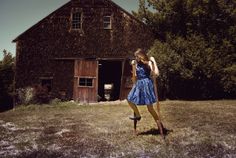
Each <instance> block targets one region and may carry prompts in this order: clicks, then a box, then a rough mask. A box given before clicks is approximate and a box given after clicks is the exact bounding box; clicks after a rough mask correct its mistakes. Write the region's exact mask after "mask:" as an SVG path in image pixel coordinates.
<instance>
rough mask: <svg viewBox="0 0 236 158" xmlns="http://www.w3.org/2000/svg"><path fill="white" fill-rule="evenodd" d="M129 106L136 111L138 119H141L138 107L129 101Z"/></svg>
mask: <svg viewBox="0 0 236 158" xmlns="http://www.w3.org/2000/svg"><path fill="white" fill-rule="evenodd" d="M128 104H129V106H130V107H131V108H132V109H133V111H134V113H135V115H136V117H141V115H140V113H139V110H138V108H137V106H136V105H135V104H134V103H132V102H129V101H128Z"/></svg>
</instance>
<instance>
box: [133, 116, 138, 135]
mask: <svg viewBox="0 0 236 158" xmlns="http://www.w3.org/2000/svg"><path fill="white" fill-rule="evenodd" d="M134 117H136V114H135V112H134ZM137 122H138V121H137V120H136V119H134V133H135V134H136V129H137Z"/></svg>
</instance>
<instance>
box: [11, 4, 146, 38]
mask: <svg viewBox="0 0 236 158" xmlns="http://www.w3.org/2000/svg"><path fill="white" fill-rule="evenodd" d="M105 1H107V2H110V4H111V5H113V6H115V7H117V8H119V9H120V10H121V11H123V12H124V13H126V14H127V15H128V16H130V17H131V18H132V19H134V20H136V21H137V22H139V23H141V24H143V25H145V24H144V23H143V22H142V21H140V20H139V19H137V18H136V17H135V16H133V15H132V14H130V13H129V12H128V11H126V10H125V9H123V8H122V7H120V6H119V5H118V4H116V3H115V2H113V1H112V0H105ZM70 3H71V1H69V2H67V3H66V4H64V5H63V6H61V7H60V8H58V9H56V10H55V11H53V12H52V13H50V14H49V15H47V16H46V17H45V18H43V19H42V20H40V21H39V22H37V23H36V24H34V25H33V26H31V27H30V28H29V29H27V30H26V31H24V32H23V33H21V34H20V35H19V36H17V37H16V38H15V39H14V40H12V42H16V41H18V40H19V39H20V38H21V37H22V36H23V35H24V34H26V33H27V32H29V31H31V30H32V29H33V28H34V27H36V26H38V25H40V24H41V23H42V22H43V21H44V20H45V19H46V18H48V17H50V16H51V15H53V14H54V13H56V12H57V11H59V10H60V9H62V8H64V7H67V6H68V5H70Z"/></svg>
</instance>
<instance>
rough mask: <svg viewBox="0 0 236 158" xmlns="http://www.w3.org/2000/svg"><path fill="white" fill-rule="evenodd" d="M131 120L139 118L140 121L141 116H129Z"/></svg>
mask: <svg viewBox="0 0 236 158" xmlns="http://www.w3.org/2000/svg"><path fill="white" fill-rule="evenodd" d="M129 119H130V120H137V121H140V120H141V116H138V117H137V116H130V117H129Z"/></svg>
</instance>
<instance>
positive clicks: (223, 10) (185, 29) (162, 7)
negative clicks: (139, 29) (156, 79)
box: [133, 0, 236, 99]
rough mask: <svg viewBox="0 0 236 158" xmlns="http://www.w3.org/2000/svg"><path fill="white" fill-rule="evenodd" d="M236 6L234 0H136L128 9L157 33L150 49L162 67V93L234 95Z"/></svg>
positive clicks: (235, 91)
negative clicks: (135, 6)
mask: <svg viewBox="0 0 236 158" xmlns="http://www.w3.org/2000/svg"><path fill="white" fill-rule="evenodd" d="M235 6H236V2H235V1H233V0H228V1H224V0H194V1H193V0H158V1H157V0H140V7H139V10H138V11H137V12H135V13H133V14H134V15H135V16H136V17H137V18H138V19H140V20H142V21H143V22H145V23H146V24H147V25H148V26H149V27H150V28H152V29H153V31H154V33H155V35H156V42H155V43H154V45H153V47H152V48H150V54H152V55H153V56H155V57H156V59H157V61H158V63H159V67H160V69H161V71H162V76H161V78H160V80H161V81H162V82H160V84H162V86H161V90H162V91H163V95H165V96H166V97H169V98H189V99H191V97H192V98H205V99H208V98H227V97H235V96H236V85H235V83H236V82H235V78H236V77H235V76H236V75H235V67H236V66H235V65H236V49H235V46H236V42H235V40H236V25H235V23H236V7H235ZM160 94H161V93H160Z"/></svg>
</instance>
